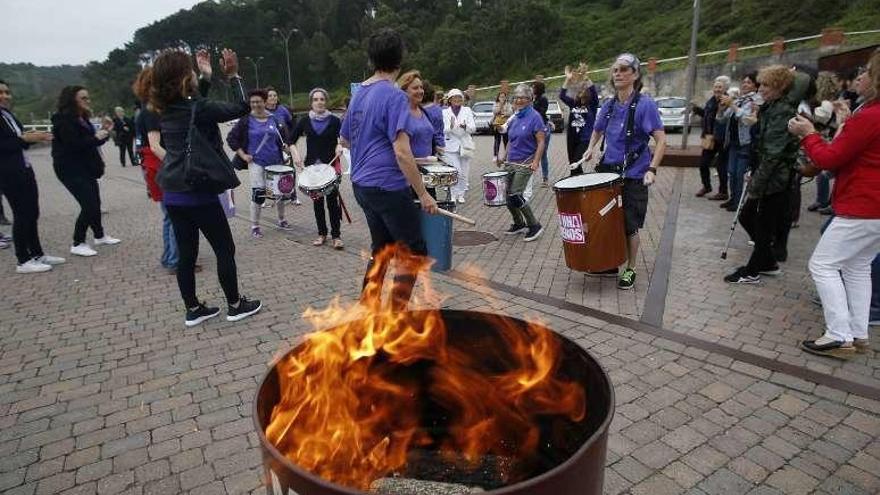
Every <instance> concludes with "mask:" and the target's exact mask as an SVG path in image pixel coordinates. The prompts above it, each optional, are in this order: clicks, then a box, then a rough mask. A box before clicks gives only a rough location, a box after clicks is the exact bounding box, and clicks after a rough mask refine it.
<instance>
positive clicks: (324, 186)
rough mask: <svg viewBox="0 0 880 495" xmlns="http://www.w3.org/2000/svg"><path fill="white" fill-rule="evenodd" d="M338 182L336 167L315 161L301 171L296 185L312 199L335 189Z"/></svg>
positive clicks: (339, 180)
mask: <svg viewBox="0 0 880 495" xmlns="http://www.w3.org/2000/svg"><path fill="white" fill-rule="evenodd" d="M340 182H341V179H340V178H339V176H338V175H337V174H336V169H334V168H333V167H332V166H330V165H327V164H326V163H315V164H314V165H309V166H308V167H306V168H305V169H304V170H303V171H302V173H301V174H300V177H299V183H298V184H297V187H299V190H300V191H302V192H304V193H306V194H308V195H309V197H311V198H312V199H317V198H321V197H324V196H327V195H328V194H330V193H332V192H333V191H335V190H336V188H337V187H339V183H340Z"/></svg>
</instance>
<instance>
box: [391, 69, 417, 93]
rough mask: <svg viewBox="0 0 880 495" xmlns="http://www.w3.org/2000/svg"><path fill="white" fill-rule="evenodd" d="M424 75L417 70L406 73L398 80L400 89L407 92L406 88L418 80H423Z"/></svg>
mask: <svg viewBox="0 0 880 495" xmlns="http://www.w3.org/2000/svg"><path fill="white" fill-rule="evenodd" d="M421 78H422V73H421V72H419V71H417V70H411V71H409V72H406V73H404V74H403V75H401V76H400V77H399V78H397V85H398V86H400V89H402V90H404V91H406V88H408V87H409V85H410V84H412V83H413V81H415V80H416V79H421Z"/></svg>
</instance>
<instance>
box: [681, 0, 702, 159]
mask: <svg viewBox="0 0 880 495" xmlns="http://www.w3.org/2000/svg"><path fill="white" fill-rule="evenodd" d="M699 31H700V0H694V20H693V22H692V23H691V49H690V51H689V52H688V73H687V89H686V90H685V93H687V94H686V96H685V98H686V99H687V108H686V109H685V112H684V129H682V131H681V149H683V150H684V149H687V145H688V135H689V134H690V130H691V113H692V112H693V107H694V104H693V102H692V100H693V99H694V88H695V86H696V83H697V33H698V32H699Z"/></svg>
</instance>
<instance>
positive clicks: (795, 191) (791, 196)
mask: <svg viewBox="0 0 880 495" xmlns="http://www.w3.org/2000/svg"><path fill="white" fill-rule="evenodd" d="M800 217H801V176H800V175H799V174H798V175H795V177H794V179H793V180H792V184H791V187H790V188H789V190H788V204H787V206H786V208H785V210H784V211H783V212H782V215H781V216H780V218H779V224H778V225H777V226H776V234H775V235H774V237H773V253H774V254H775V255H776V259H777V260H779V261H785V260H787V259H788V236H789V234H790V233H791V226H792V225H793V224H795V223H797V222H798V220H800Z"/></svg>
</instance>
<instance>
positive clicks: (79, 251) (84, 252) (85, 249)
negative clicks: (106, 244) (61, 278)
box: [70, 242, 98, 256]
mask: <svg viewBox="0 0 880 495" xmlns="http://www.w3.org/2000/svg"><path fill="white" fill-rule="evenodd" d="M70 254H75V255H77V256H94V255H96V254H98V252H97V251H95V250H94V249H92V247H91V246H89V245H88V244H86V243H85V242H84V243H82V244H77V245H76V246H71V247H70Z"/></svg>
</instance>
